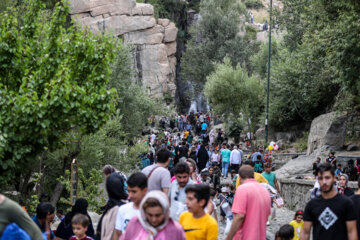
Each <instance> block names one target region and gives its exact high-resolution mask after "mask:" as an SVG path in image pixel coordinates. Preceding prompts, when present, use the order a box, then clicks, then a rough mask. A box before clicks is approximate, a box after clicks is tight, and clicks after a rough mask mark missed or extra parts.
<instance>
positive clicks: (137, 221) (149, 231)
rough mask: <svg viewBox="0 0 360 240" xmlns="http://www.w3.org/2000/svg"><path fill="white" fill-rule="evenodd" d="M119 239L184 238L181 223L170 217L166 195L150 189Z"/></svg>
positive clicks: (156, 239)
mask: <svg viewBox="0 0 360 240" xmlns="http://www.w3.org/2000/svg"><path fill="white" fill-rule="evenodd" d="M120 239H121V240H133V239H137V240H165V239H171V240H184V239H185V233H184V230H183V228H182V227H181V225H180V224H179V223H178V222H176V221H173V220H172V219H171V218H170V210H169V199H168V196H167V195H166V194H165V193H163V192H161V191H151V192H149V193H148V194H146V196H145V197H144V199H143V200H142V201H141V204H140V209H139V213H138V216H136V217H133V218H132V219H131V221H130V222H129V224H128V225H127V227H126V231H125V233H124V234H123V235H122V236H121V238H120Z"/></svg>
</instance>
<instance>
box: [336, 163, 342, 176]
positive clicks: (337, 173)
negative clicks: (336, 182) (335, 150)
mask: <svg viewBox="0 0 360 240" xmlns="http://www.w3.org/2000/svg"><path fill="white" fill-rule="evenodd" d="M341 173H342V170H341V164H338V165H337V169H336V170H335V177H337V178H339V177H340V174H341Z"/></svg>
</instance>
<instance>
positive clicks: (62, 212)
mask: <svg viewBox="0 0 360 240" xmlns="http://www.w3.org/2000/svg"><path fill="white" fill-rule="evenodd" d="M56 214H61V215H64V211H63V210H62V209H58V210H56Z"/></svg>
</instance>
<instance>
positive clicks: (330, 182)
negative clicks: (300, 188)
mask: <svg viewBox="0 0 360 240" xmlns="http://www.w3.org/2000/svg"><path fill="white" fill-rule="evenodd" d="M318 181H319V184H320V188H321V196H320V197H318V198H314V199H312V200H310V202H308V204H307V205H306V207H305V213H304V226H303V231H302V233H301V238H300V240H309V239H310V230H311V227H313V240H321V239H324V240H340V239H341V240H347V239H348V240H356V239H358V238H357V230H356V214H355V209H354V204H353V203H352V201H351V200H350V199H349V198H347V197H345V196H342V195H340V194H338V192H337V191H336V189H335V188H334V183H335V181H336V177H335V174H334V171H333V170H332V166H331V165H330V164H329V163H323V164H321V165H320V166H319V169H318Z"/></svg>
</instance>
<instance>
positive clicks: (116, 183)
mask: <svg viewBox="0 0 360 240" xmlns="http://www.w3.org/2000/svg"><path fill="white" fill-rule="evenodd" d="M124 181H125V179H124V177H123V176H121V175H120V174H119V173H117V172H114V173H112V174H110V176H109V177H108V178H107V179H106V191H107V192H108V195H109V200H108V202H107V203H106V205H105V207H104V213H103V214H102V215H101V218H100V221H99V224H98V226H97V228H96V239H100V235H101V224H102V220H103V218H104V216H105V214H106V213H107V212H108V211H109V210H110V209H111V208H113V207H115V206H121V205H123V204H125V201H126V199H127V197H128V195H127V194H126V192H125V188H124Z"/></svg>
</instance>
